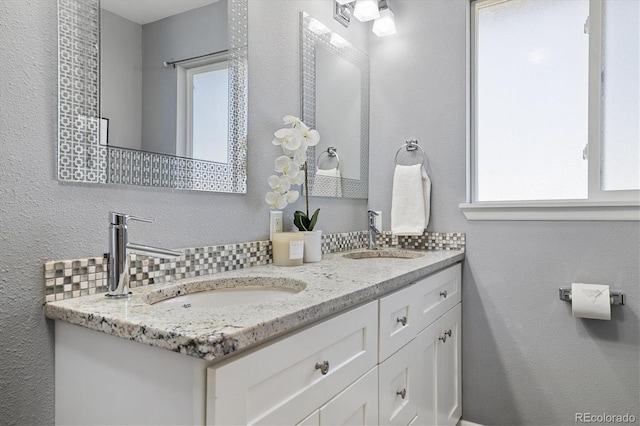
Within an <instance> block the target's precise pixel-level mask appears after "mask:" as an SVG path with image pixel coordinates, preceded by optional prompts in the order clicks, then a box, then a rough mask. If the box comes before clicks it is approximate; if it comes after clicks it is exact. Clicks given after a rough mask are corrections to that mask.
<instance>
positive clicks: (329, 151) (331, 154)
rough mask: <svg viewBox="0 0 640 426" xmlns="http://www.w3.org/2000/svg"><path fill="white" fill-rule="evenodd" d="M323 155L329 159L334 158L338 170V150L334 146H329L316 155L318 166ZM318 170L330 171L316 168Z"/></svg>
mask: <svg viewBox="0 0 640 426" xmlns="http://www.w3.org/2000/svg"><path fill="white" fill-rule="evenodd" d="M323 155H326V156H328V157H330V158H333V157H335V159H336V161H337V162H338V163H337V164H336V169H338V170H340V157H338V148H336V147H335V146H330V147H329V148H327V150H326V151H322V152H321V153H320V155H318V160H317V164H320V159H321V158H322V156H323ZM318 170H331V169H320V168H318Z"/></svg>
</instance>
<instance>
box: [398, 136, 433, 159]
mask: <svg viewBox="0 0 640 426" xmlns="http://www.w3.org/2000/svg"><path fill="white" fill-rule="evenodd" d="M403 148H404V149H405V150H407V151H416V150H418V149H419V150H420V151H421V153H422V163H421V164H422V165H423V166H424V160H425V159H426V158H427V154H426V153H425V152H424V149H422V147H421V146H420V145H418V140H417V139H408V140H407V141H406V142H405V143H404V145H402V146H401V147H400V148H399V149H398V151H397V152H396V159H395V162H396V165H397V164H398V155H400V152H401V151H402V149H403Z"/></svg>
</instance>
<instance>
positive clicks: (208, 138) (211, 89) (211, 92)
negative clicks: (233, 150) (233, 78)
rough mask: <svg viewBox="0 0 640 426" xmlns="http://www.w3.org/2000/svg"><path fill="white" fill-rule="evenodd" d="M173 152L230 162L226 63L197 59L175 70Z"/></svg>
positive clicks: (227, 67)
mask: <svg viewBox="0 0 640 426" xmlns="http://www.w3.org/2000/svg"><path fill="white" fill-rule="evenodd" d="M176 71H177V82H178V91H177V109H176V111H177V118H176V141H177V142H176V153H177V155H179V156H183V157H189V158H195V159H198V160H206V161H214V162H217V163H225V164H226V163H228V162H229V62H228V60H226V59H225V58H222V59H220V58H214V59H213V60H212V59H211V58H209V59H203V60H197V61H193V62H189V63H186V64H184V65H180V66H177V67H176Z"/></svg>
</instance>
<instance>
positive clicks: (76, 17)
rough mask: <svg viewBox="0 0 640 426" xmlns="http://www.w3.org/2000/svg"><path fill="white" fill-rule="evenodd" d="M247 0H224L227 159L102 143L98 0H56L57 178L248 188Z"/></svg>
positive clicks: (202, 188) (225, 189)
mask: <svg viewBox="0 0 640 426" xmlns="http://www.w3.org/2000/svg"><path fill="white" fill-rule="evenodd" d="M247 1H248V0H228V6H227V10H228V12H227V13H228V14H227V22H228V31H229V37H228V40H229V161H228V163H215V162H212V161H204V160H195V159H190V158H185V157H177V156H172V155H166V154H157V153H152V152H146V151H138V150H132V149H126V148H118V147H114V146H108V145H102V144H101V143H100V118H101V115H100V51H99V45H100V0H58V170H57V175H58V180H59V181H66V182H84V183H116V184H128V185H139V186H152V187H163V188H173V189H189V190H197V191H213V192H230V193H246V192H247V127H248V124H247V121H248V82H249V78H248V23H247V21H248V18H247V14H248V5H247Z"/></svg>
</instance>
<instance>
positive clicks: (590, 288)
mask: <svg viewBox="0 0 640 426" xmlns="http://www.w3.org/2000/svg"><path fill="white" fill-rule="evenodd" d="M571 311H572V313H573V316H574V317H576V318H591V319H599V320H610V319H611V300H610V294H609V286H608V285H603V284H583V283H573V284H571Z"/></svg>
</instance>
